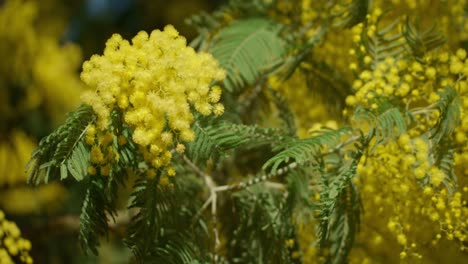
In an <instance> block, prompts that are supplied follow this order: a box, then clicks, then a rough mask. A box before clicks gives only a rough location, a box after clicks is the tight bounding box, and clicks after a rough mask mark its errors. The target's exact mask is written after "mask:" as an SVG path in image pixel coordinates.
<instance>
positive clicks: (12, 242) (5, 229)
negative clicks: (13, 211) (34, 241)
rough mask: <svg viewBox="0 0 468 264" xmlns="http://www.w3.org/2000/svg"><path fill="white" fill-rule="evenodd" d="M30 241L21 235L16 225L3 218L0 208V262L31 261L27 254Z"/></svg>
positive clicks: (29, 263) (3, 263)
mask: <svg viewBox="0 0 468 264" xmlns="http://www.w3.org/2000/svg"><path fill="white" fill-rule="evenodd" d="M30 250H31V242H30V241H29V240H27V239H25V238H22V237H21V231H20V229H19V228H18V226H17V225H16V224H15V223H14V222H11V221H8V220H7V219H5V214H4V213H3V211H2V210H0V263H1V264H13V263H18V261H20V262H21V263H27V264H31V263H33V259H32V258H31V256H30V255H29V251H30Z"/></svg>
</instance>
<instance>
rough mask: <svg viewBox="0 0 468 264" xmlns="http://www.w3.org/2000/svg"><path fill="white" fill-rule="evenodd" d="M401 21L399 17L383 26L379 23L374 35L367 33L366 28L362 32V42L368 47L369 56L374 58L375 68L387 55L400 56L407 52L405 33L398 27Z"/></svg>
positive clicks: (373, 64) (373, 65)
mask: <svg viewBox="0 0 468 264" xmlns="http://www.w3.org/2000/svg"><path fill="white" fill-rule="evenodd" d="M399 23H400V19H399V18H397V19H395V20H394V21H393V22H391V23H389V24H388V25H385V26H384V27H383V28H381V27H380V25H379V24H378V23H377V30H376V32H375V34H374V36H372V37H370V36H369V35H368V34H367V29H366V28H365V30H363V32H362V34H361V39H362V43H363V44H364V46H365V47H366V50H367V52H368V54H369V56H370V57H371V58H372V67H373V68H375V67H376V66H377V64H379V63H380V62H382V61H383V60H385V58H387V57H398V56H403V55H404V54H405V51H406V48H405V45H406V42H405V40H404V38H403V34H402V33H401V32H400V30H399V29H398V25H399ZM362 57H363V56H362Z"/></svg>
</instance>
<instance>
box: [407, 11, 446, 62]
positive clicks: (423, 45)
mask: <svg viewBox="0 0 468 264" xmlns="http://www.w3.org/2000/svg"><path fill="white" fill-rule="evenodd" d="M403 34H404V36H405V38H406V42H407V43H408V45H409V48H410V49H411V54H413V56H415V57H416V58H417V59H419V60H421V59H422V58H423V57H424V55H425V54H427V53H428V52H430V51H431V50H434V49H436V48H438V47H440V46H442V45H443V44H444V43H445V42H446V40H445V37H444V35H443V34H442V32H440V31H438V30H437V28H436V26H435V25H434V26H432V27H431V28H429V29H428V30H426V31H420V30H418V29H417V28H416V27H415V25H413V23H411V21H410V19H409V17H408V18H407V19H406V26H405V28H404V33H403Z"/></svg>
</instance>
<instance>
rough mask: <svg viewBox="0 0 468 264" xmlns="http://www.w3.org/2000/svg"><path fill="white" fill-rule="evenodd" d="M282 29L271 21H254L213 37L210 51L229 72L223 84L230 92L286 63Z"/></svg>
mask: <svg viewBox="0 0 468 264" xmlns="http://www.w3.org/2000/svg"><path fill="white" fill-rule="evenodd" d="M280 30H281V26H280V25H279V24H277V23H275V22H273V21H271V20H268V19H264V18H250V19H245V20H238V21H235V22H233V23H232V24H231V25H229V26H228V27H226V28H224V29H222V30H221V31H220V32H219V33H218V34H217V35H216V36H215V37H214V38H213V42H212V44H211V47H210V52H211V53H212V54H213V56H214V57H215V58H216V59H217V60H218V61H219V63H220V65H221V67H223V68H224V69H226V71H227V78H226V79H225V81H224V83H223V84H224V87H225V88H226V89H227V91H228V92H230V93H232V92H239V91H241V89H242V88H243V87H246V86H248V85H252V84H254V83H255V82H256V81H257V80H258V79H259V78H260V76H262V75H265V74H266V73H268V72H271V71H272V70H273V69H275V68H276V67H277V66H278V65H280V64H281V63H282V61H283V56H284V53H285V51H284V44H283V41H282V40H281V39H280V38H279V36H278V33H279V31H280Z"/></svg>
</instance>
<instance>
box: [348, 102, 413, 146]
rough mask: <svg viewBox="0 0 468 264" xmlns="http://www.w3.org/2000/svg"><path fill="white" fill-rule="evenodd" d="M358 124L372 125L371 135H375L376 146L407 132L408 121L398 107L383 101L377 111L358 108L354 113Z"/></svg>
mask: <svg viewBox="0 0 468 264" xmlns="http://www.w3.org/2000/svg"><path fill="white" fill-rule="evenodd" d="M354 118H355V121H356V122H361V121H366V122H367V123H368V124H369V125H370V131H369V134H370V135H375V137H376V146H377V145H379V144H384V143H385V142H387V141H388V140H392V139H395V138H396V137H397V136H399V135H400V134H402V133H404V132H406V129H407V126H406V121H405V119H404V117H403V115H402V114H401V112H400V110H399V109H398V107H395V106H393V105H392V104H390V103H389V102H388V101H385V100H383V101H382V100H381V101H380V103H379V104H378V107H377V109H376V110H372V109H369V108H365V107H362V106H358V107H356V110H355V112H354Z"/></svg>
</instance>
